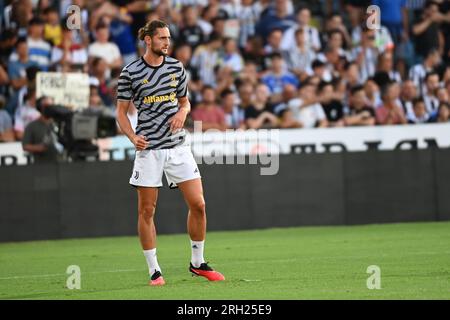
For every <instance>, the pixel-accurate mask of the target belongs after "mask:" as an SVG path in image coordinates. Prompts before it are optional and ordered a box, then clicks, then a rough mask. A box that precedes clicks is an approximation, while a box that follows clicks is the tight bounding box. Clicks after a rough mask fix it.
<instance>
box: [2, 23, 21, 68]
mask: <svg viewBox="0 0 450 320" xmlns="http://www.w3.org/2000/svg"><path fill="white" fill-rule="evenodd" d="M17 40H18V37H17V31H16V30H14V29H5V30H3V31H2V32H1V33H0V64H3V65H4V66H6V65H7V64H8V62H9V61H10V57H11V54H12V53H13V50H14V48H15V45H16V42H17Z"/></svg>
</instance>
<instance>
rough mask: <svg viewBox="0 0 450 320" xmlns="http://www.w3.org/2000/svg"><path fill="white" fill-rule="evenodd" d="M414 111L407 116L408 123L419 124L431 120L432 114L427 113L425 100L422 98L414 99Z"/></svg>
mask: <svg viewBox="0 0 450 320" xmlns="http://www.w3.org/2000/svg"><path fill="white" fill-rule="evenodd" d="M413 111H414V112H413V113H412V114H409V115H408V116H407V119H408V123H413V124H419V123H427V122H428V121H429V120H430V115H429V114H428V113H427V109H426V107H425V102H424V101H423V99H421V98H416V99H414V101H413Z"/></svg>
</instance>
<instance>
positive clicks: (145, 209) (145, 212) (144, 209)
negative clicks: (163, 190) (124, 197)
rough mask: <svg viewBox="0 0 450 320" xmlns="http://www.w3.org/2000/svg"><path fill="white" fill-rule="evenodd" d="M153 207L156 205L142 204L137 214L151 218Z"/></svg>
mask: <svg viewBox="0 0 450 320" xmlns="http://www.w3.org/2000/svg"><path fill="white" fill-rule="evenodd" d="M155 209H156V205H154V204H148V205H143V206H141V207H140V208H139V215H140V216H141V217H142V218H144V219H145V220H150V219H153V216H154V215H155Z"/></svg>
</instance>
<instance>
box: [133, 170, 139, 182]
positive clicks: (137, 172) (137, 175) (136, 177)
mask: <svg viewBox="0 0 450 320" xmlns="http://www.w3.org/2000/svg"><path fill="white" fill-rule="evenodd" d="M137 179H139V171H135V172H134V180H137Z"/></svg>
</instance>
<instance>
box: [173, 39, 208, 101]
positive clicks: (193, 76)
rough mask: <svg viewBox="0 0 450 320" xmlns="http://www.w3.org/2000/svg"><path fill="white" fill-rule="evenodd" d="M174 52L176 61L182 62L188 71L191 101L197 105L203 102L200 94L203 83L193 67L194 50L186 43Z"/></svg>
mask: <svg viewBox="0 0 450 320" xmlns="http://www.w3.org/2000/svg"><path fill="white" fill-rule="evenodd" d="M174 52H175V53H174V57H175V59H177V60H178V61H180V62H181V63H182V64H183V66H184V69H185V70H186V76H187V82H188V94H189V96H190V99H189V101H191V103H193V104H194V105H195V104H196V103H197V101H199V100H201V97H199V96H198V92H200V91H201V87H202V83H201V81H200V78H199V74H198V71H197V69H196V68H194V67H193V66H192V48H191V47H190V46H189V45H188V44H187V43H184V44H180V45H178V46H177V47H176V48H175V51H174Z"/></svg>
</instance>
